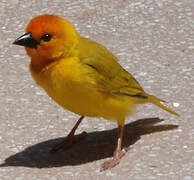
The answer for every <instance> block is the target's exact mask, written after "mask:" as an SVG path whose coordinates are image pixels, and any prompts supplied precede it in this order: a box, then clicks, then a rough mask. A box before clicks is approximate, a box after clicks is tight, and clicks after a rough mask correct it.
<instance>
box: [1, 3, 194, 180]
mask: <svg viewBox="0 0 194 180" xmlns="http://www.w3.org/2000/svg"><path fill="white" fill-rule="evenodd" d="M193 12H194V3H193V1H192V0H155V1H154V0H146V1H144V0H125V1H124V0H118V1H114V0H109V1H108V0H107V1H97V0H89V1H87V0H80V1H71V0H66V1H58V0H53V1H49V0H45V1H35V0H32V1H27V0H22V1H20V0H10V1H5V0H1V1H0V17H1V18H0V67H1V69H0V97H1V98H0V154H1V156H0V163H2V164H3V165H2V167H0V179H2V180H13V179H15V180H23V179H25V180H26V179H27V180H28V179H30V180H31V179H41V180H44V179H50V180H55V179H56V180H60V179H67V180H68V179H75V180H76V179H84V180H85V179H91V180H93V179H140V180H141V179H145V180H146V179H149V180H154V179H181V180H182V179H183V180H191V179H194V130H193V127H194V119H193V115H194V109H193V105H194V104H193V102H194V93H193V92H194V91H193V89H194V34H193V32H194V31H193V30H194V15H193ZM43 13H52V14H57V15H60V16H62V17H64V18H66V19H68V20H69V21H71V22H72V23H73V24H74V25H75V26H76V28H77V29H78V31H79V32H80V33H81V35H83V36H86V37H89V38H91V39H93V40H96V41H97V42H100V43H102V44H103V45H105V46H106V47H107V48H108V49H110V50H111V51H112V52H113V53H114V54H115V55H116V56H117V57H119V59H120V63H121V64H122V65H123V66H124V67H125V69H127V70H128V71H130V72H131V73H132V74H133V75H134V76H135V78H136V79H137V80H138V81H139V82H140V83H141V85H142V86H143V87H144V89H145V90H146V91H147V92H150V93H152V94H154V95H156V96H158V97H161V98H163V99H165V100H168V102H169V104H168V105H169V106H170V107H172V108H173V109H174V110H176V111H177V112H179V113H180V114H181V116H180V117H175V116H173V115H171V114H168V113H166V112H164V111H162V110H160V109H158V108H157V107H155V106H153V105H142V106H139V108H138V112H137V113H136V114H134V115H133V116H131V117H128V119H127V121H126V124H127V126H126V129H125V141H124V146H125V147H127V148H128V152H127V153H126V155H125V156H124V157H123V158H122V160H121V162H120V164H119V165H118V166H117V167H115V168H113V169H111V170H108V171H105V172H100V171H99V169H100V164H101V163H102V162H104V160H105V159H106V158H107V157H110V156H111V155H112V152H113V149H114V146H115V143H116V129H115V128H116V124H114V123H112V122H109V121H105V120H103V119H91V118H86V119H84V121H83V123H82V124H81V126H80V127H79V129H78V133H79V132H81V131H83V130H84V131H87V132H89V135H88V137H87V138H86V139H85V140H84V141H82V142H80V143H79V144H77V145H75V146H74V147H73V148H72V149H70V150H68V151H61V152H58V153H57V154H54V155H50V154H49V153H48V152H49V150H50V148H51V147H52V146H53V145H54V144H56V143H57V142H58V141H60V140H61V138H59V137H63V136H65V135H67V133H68V131H69V130H70V129H71V128H72V126H73V124H74V123H75V120H76V119H77V118H78V116H76V115H74V114H72V113H70V112H67V111H65V110H63V109H62V108H61V107H59V106H58V105H56V104H55V103H54V102H53V101H51V99H50V98H48V97H47V95H46V94H45V92H43V91H42V90H41V89H40V88H38V87H37V86H36V85H35V84H34V82H33V81H32V78H31V77H30V74H29V72H28V63H29V58H28V57H27V56H26V54H25V51H24V49H23V48H22V47H18V46H14V45H12V42H13V41H14V40H15V39H16V38H17V37H18V36H20V35H22V34H23V32H24V28H25V26H26V24H27V23H28V21H29V20H30V19H31V18H32V17H34V16H36V15H40V14H43ZM153 117H160V118H162V119H164V120H165V121H163V122H161V123H160V124H156V123H159V122H160V121H161V120H160V119H157V118H155V119H152V118H153ZM145 118H147V119H145ZM140 119H142V120H140ZM132 121H133V123H132ZM176 125H177V126H179V127H178V128H177V126H176Z"/></svg>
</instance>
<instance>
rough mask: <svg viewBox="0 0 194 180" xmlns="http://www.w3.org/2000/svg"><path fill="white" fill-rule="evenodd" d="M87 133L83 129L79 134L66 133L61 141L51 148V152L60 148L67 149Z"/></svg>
mask: <svg viewBox="0 0 194 180" xmlns="http://www.w3.org/2000/svg"><path fill="white" fill-rule="evenodd" d="M86 135H87V133H86V132H85V131H84V132H82V133H81V134H78V135H68V136H67V137H66V138H65V139H64V140H63V141H62V142H61V143H59V144H57V145H56V146H54V147H53V148H52V149H51V151H50V152H51V153H55V152H56V151H58V150H60V149H69V148H71V147H72V146H73V145H74V144H76V143H77V142H79V141H80V140H82V139H83V138H85V137H86Z"/></svg>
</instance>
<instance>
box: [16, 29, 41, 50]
mask: <svg viewBox="0 0 194 180" xmlns="http://www.w3.org/2000/svg"><path fill="white" fill-rule="evenodd" d="M13 44H17V45H20V46H25V47H29V48H37V46H38V45H39V42H38V41H36V40H35V39H34V38H33V37H32V34H31V32H29V33H25V34H24V35H22V36H20V37H19V38H17V39H16V40H15V41H14V42H13Z"/></svg>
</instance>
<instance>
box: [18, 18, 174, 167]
mask: <svg viewBox="0 0 194 180" xmlns="http://www.w3.org/2000/svg"><path fill="white" fill-rule="evenodd" d="M14 43H15V44H18V45H22V46H25V47H26V51H27V54H28V55H29V56H30V57H31V63H30V71H31V74H32V76H33V78H34V79H35V81H36V83H37V84H38V85H39V86H41V87H42V88H43V89H44V90H45V91H46V92H47V94H48V95H49V96H50V97H51V98H52V99H53V100H54V101H56V102H57V103H58V104H59V105H61V106H62V107H64V108H65V109H68V110H70V111H72V112H74V113H76V114H79V115H81V116H82V118H80V120H79V121H78V124H77V125H76V126H75V127H74V128H73V129H72V131H71V133H70V134H69V135H68V137H70V138H69V141H68V142H72V139H74V138H75V136H74V133H75V129H76V128H77V126H78V125H79V123H80V122H81V120H82V119H83V116H90V117H103V118H105V119H108V120H115V121H117V123H118V125H119V138H118V145H117V149H116V153H115V155H114V158H113V161H111V162H108V163H107V164H105V165H104V166H103V168H104V169H107V168H109V167H113V166H115V165H116V164H117V163H118V159H119V158H120V157H122V151H121V143H122V132H123V128H122V127H123V125H124V121H125V118H126V116H127V115H129V114H131V113H132V112H133V110H134V108H135V106H136V104H144V103H153V104H155V105H157V106H159V107H160V108H162V109H164V110H166V111H168V112H170V113H172V114H175V115H178V114H177V113H176V112H174V111H173V110H171V109H170V108H168V107H166V106H164V105H162V104H161V103H160V101H162V100H160V99H158V98H156V97H154V96H151V95H149V94H147V93H145V92H144V90H143V89H142V87H141V86H140V84H139V83H138V82H137V81H136V80H135V78H134V77H133V76H132V75H131V74H130V73H128V72H127V71H126V70H124V69H123V68H122V67H121V66H120V64H119V63H118V60H117V58H116V57H115V56H114V55H113V54H112V53H111V52H110V51H108V50H107V49H106V48H105V47H104V46H102V45H100V44H98V43H96V42H94V41H92V40H89V39H86V38H84V37H81V36H80V35H79V34H78V33H77V31H76V30H75V28H74V27H73V25H72V24H71V23H69V22H68V21H66V20H65V19H62V18H60V17H58V16H53V15H43V16H38V17H36V18H34V19H32V20H31V22H30V23H29V24H28V26H27V28H26V34H25V35H23V36H21V37H20V38H18V39H17V40H16V41H15V42H14ZM64 144H65V143H63V144H62V145H64Z"/></svg>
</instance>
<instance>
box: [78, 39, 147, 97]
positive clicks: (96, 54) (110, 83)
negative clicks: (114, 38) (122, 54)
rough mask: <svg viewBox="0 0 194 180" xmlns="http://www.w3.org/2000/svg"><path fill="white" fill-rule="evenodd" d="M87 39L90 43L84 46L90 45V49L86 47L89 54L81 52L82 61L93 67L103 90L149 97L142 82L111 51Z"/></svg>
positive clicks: (98, 83) (99, 85) (116, 93)
mask: <svg viewBox="0 0 194 180" xmlns="http://www.w3.org/2000/svg"><path fill="white" fill-rule="evenodd" d="M85 41H86V42H85V43H89V44H86V45H85V46H82V47H90V49H86V50H87V56H85V53H83V54H80V61H81V63H83V64H84V65H86V66H88V68H91V70H92V71H93V73H94V74H95V78H96V81H97V85H98V88H99V89H100V90H101V91H106V92H109V93H112V94H115V95H123V96H132V97H137V98H147V97H146V93H144V90H143V89H142V87H141V86H140V84H139V83H138V82H137V81H136V80H135V78H134V77H133V76H132V75H131V74H130V73H128V72H127V71H125V70H124V69H123V68H122V67H121V65H120V64H119V63H118V62H117V58H116V57H115V56H114V55H113V54H112V53H111V52H109V51H108V50H107V49H106V48H105V47H103V46H101V45H100V44H97V43H95V42H93V41H91V40H88V39H85ZM82 52H84V50H83V51H82ZM91 74H92V73H91Z"/></svg>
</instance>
